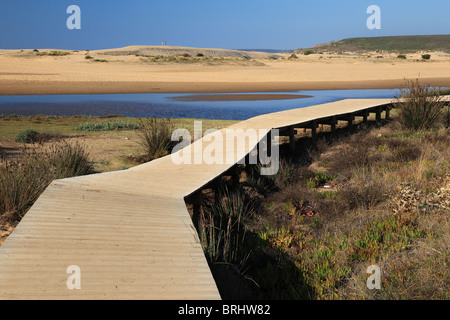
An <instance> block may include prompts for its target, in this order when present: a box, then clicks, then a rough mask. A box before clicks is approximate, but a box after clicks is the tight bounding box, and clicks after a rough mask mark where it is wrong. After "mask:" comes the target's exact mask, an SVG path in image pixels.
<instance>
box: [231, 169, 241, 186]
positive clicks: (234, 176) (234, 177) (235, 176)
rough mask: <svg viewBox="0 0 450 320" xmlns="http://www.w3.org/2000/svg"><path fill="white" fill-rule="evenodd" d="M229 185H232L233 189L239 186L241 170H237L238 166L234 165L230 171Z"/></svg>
mask: <svg viewBox="0 0 450 320" xmlns="http://www.w3.org/2000/svg"><path fill="white" fill-rule="evenodd" d="M230 173H231V183H232V184H233V186H234V187H237V186H238V185H239V180H240V177H241V169H240V168H239V166H238V165H235V166H234V167H233V168H232V169H231V171H230Z"/></svg>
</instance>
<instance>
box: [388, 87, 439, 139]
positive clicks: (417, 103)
mask: <svg viewBox="0 0 450 320" xmlns="http://www.w3.org/2000/svg"><path fill="white" fill-rule="evenodd" d="M397 106H398V108H399V110H400V112H399V117H398V120H399V122H400V124H401V125H402V126H403V127H404V128H405V129H408V130H412V131H413V130H415V131H417V130H426V129H433V128H437V127H439V126H440V124H441V123H442V122H443V118H444V106H445V102H444V101H443V100H442V98H441V96H440V92H439V90H436V89H434V88H431V87H429V86H421V85H420V83H419V80H416V81H410V80H407V81H406V89H401V90H400V96H399V97H397Z"/></svg>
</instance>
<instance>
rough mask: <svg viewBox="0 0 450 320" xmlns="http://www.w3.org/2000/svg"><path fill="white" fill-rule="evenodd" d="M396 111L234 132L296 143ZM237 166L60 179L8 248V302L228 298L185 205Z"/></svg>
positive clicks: (1, 283) (345, 110)
mask: <svg viewBox="0 0 450 320" xmlns="http://www.w3.org/2000/svg"><path fill="white" fill-rule="evenodd" d="M390 106H391V100H388V99H363V100H342V101H338V102H334V103H328V104H323V105H317V106H312V107H307V108H301V109H295V110H288V111H283V112H277V113H272V114H268V115H262V116H258V117H255V118H251V119H249V120H246V121H242V122H239V123H237V124H235V125H233V126H231V127H228V128H227V129H243V130H248V129H254V130H263V129H264V130H271V129H273V128H277V129H279V130H280V135H288V136H291V138H292V139H294V137H293V134H294V130H295V129H297V128H310V129H311V131H312V133H313V134H314V133H315V130H316V128H317V126H318V125H319V124H326V125H330V126H331V128H335V125H336V123H337V121H347V122H349V123H352V122H353V120H354V118H355V116H360V117H362V118H363V119H366V118H367V116H368V114H369V113H375V114H376V118H377V119H378V120H379V119H381V113H382V112H386V114H388V111H389V109H390ZM225 130H226V129H223V130H221V132H223V133H225ZM224 136H225V134H224ZM209 143H210V142H208V141H206V139H205V138H203V139H200V140H197V141H196V142H194V143H193V145H192V146H194V147H195V146H196V145H197V146H199V145H201V147H202V148H203V150H204V148H206V147H207V146H208V144H209ZM223 143H226V141H223ZM291 145H292V147H294V144H291ZM255 147H256V144H255V143H250V142H249V143H246V144H244V145H243V146H241V147H240V148H239V149H233V150H228V149H227V150H226V152H228V154H226V153H225V152H224V157H226V156H227V155H228V156H233V157H234V159H236V162H237V161H239V160H241V159H242V158H244V157H245V156H246V155H247V154H248V153H249V152H250V151H251V150H252V149H254V148H255ZM183 151H184V150H183ZM230 153H231V154H230ZM234 166H235V162H233V163H226V162H225V163H223V164H210V165H207V164H197V165H196V164H181V165H176V164H174V162H173V161H172V158H171V156H166V157H164V158H160V159H157V160H155V161H151V162H149V163H146V164H143V165H140V166H136V167H134V168H131V169H128V170H125V171H117V172H108V173H102V174H95V175H89V176H83V177H76V178H70V179H63V180H56V181H54V182H53V183H52V184H51V185H50V186H49V187H48V188H47V189H46V191H45V192H44V193H43V194H42V195H41V197H40V198H39V199H38V200H37V202H36V203H35V204H34V205H33V207H32V208H31V209H30V210H29V212H28V213H27V214H26V215H25V217H24V218H23V219H22V221H21V222H20V223H19V225H18V226H17V228H16V229H15V230H14V232H13V233H12V234H11V235H10V236H9V237H8V239H7V240H6V241H5V242H4V244H3V246H2V247H0V299H161V300H166V299H167V300H185V299H201V300H206V299H220V294H219V291H218V289H217V287H216V284H215V281H214V278H213V276H212V274H211V271H210V269H209V267H208V263H207V261H206V258H205V255H204V253H203V251H202V248H201V245H200V243H199V239H198V235H197V232H196V230H195V228H194V226H193V223H192V219H191V217H190V215H189V212H188V210H187V207H186V201H185V199H188V196H192V195H195V194H196V193H198V192H199V190H201V189H202V187H204V186H205V185H207V184H208V183H210V182H211V181H213V180H214V179H215V178H217V177H220V176H222V175H224V174H225V173H226V172H228V171H229V170H230V169H232V168H233V167H234ZM72 265H75V266H78V267H79V271H80V278H79V279H80V284H81V288H80V289H72V290H70V289H69V288H68V286H67V279H68V278H69V277H70V276H71V274H70V273H67V268H68V267H69V266H72Z"/></svg>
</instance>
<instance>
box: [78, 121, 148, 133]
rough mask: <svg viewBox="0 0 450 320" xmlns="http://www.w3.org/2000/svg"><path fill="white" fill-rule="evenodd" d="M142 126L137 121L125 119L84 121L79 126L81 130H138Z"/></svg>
mask: <svg viewBox="0 0 450 320" xmlns="http://www.w3.org/2000/svg"><path fill="white" fill-rule="evenodd" d="M140 128H141V126H140V125H139V124H137V123H132V122H124V121H108V122H99V123H89V122H86V123H82V124H80V125H79V126H78V130H80V131H111V130H123V129H129V130H137V129H140Z"/></svg>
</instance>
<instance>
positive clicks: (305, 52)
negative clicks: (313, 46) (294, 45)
mask: <svg viewBox="0 0 450 320" xmlns="http://www.w3.org/2000/svg"><path fill="white" fill-rule="evenodd" d="M303 54H304V55H305V56H309V55H310V54H314V51H312V50H306V51H304V52H303Z"/></svg>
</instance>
